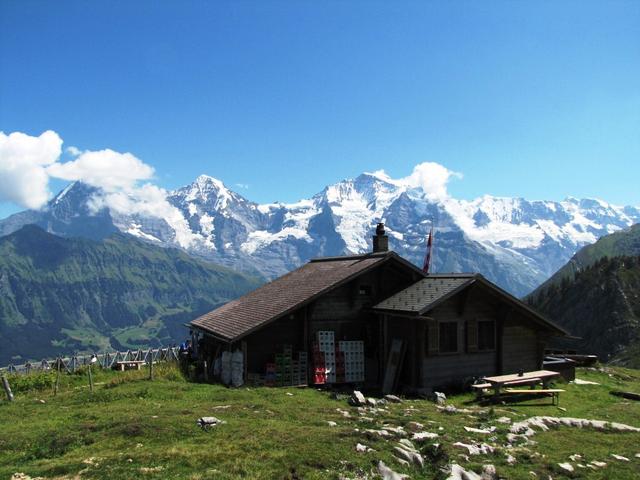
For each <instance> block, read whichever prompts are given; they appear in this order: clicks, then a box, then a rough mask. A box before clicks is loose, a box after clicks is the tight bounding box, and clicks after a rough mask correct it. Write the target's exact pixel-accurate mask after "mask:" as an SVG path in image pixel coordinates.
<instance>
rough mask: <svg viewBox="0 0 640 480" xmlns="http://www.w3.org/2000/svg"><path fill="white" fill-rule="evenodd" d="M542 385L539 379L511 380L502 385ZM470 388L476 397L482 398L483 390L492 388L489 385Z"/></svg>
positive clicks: (482, 384)
mask: <svg viewBox="0 0 640 480" xmlns="http://www.w3.org/2000/svg"><path fill="white" fill-rule="evenodd" d="M539 383H542V379H540V378H525V379H523V380H513V381H510V382H506V383H505V384H504V386H505V387H514V386H518V385H537V384H539ZM471 388H472V389H473V390H475V392H476V396H477V397H482V396H483V395H484V393H485V390H488V389H490V388H493V385H491V384H490V383H476V384H474V385H471Z"/></svg>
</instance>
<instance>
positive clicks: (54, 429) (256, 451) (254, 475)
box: [0, 366, 640, 480]
mask: <svg viewBox="0 0 640 480" xmlns="http://www.w3.org/2000/svg"><path fill="white" fill-rule="evenodd" d="M156 370H157V371H156V373H157V377H156V379H155V380H154V381H153V382H152V381H149V380H147V379H146V372H124V373H117V372H110V371H109V372H101V371H98V372H94V380H95V382H96V386H95V389H94V392H93V393H91V392H90V391H89V388H88V387H87V377H86V373H80V374H76V375H65V376H63V377H62V382H61V385H60V392H59V393H58V395H57V396H55V397H54V396H53V392H52V388H51V385H52V378H53V376H52V375H32V376H31V377H20V378H12V379H11V381H12V383H13V386H14V391H15V394H16V401H15V402H13V403H8V402H6V401H4V400H2V401H0V479H5V478H6V479H10V478H12V476H14V474H16V473H24V474H25V475H26V476H28V477H33V478H36V477H43V478H58V479H85V478H86V479H108V480H116V479H140V478H145V479H146V478H149V479H194V480H195V479H235V478H246V479H259V478H265V479H272V478H273V479H296V478H304V479H332V478H335V479H337V478H342V477H344V478H379V477H378V476H377V474H376V473H375V472H376V465H377V462H378V460H383V461H384V462H385V463H386V464H387V465H389V466H390V467H392V468H393V469H394V470H396V471H398V472H401V473H406V474H408V475H410V477H411V478H414V479H418V478H427V479H429V478H446V477H447V475H446V474H445V473H443V472H442V471H441V468H443V467H446V466H447V465H449V464H451V463H458V464H460V465H463V466H464V467H465V468H470V469H474V470H475V471H476V472H479V471H480V470H481V468H482V465H483V464H493V465H495V466H496V469H497V472H498V474H499V475H500V476H501V478H507V479H527V480H531V479H533V478H540V479H545V480H547V479H548V478H549V476H551V477H552V478H553V479H559V478H585V479H604V478H607V479H628V480H631V479H637V478H640V458H638V457H636V454H640V433H611V432H599V431H595V430H593V429H589V428H585V429H579V428H572V427H558V428H553V429H551V430H550V431H548V432H539V433H537V434H536V435H535V436H534V437H533V440H534V441H535V442H536V443H535V445H528V446H515V447H514V448H507V447H506V445H508V442H507V433H508V431H509V425H508V424H503V423H499V422H497V421H496V420H497V418H498V417H504V416H506V417H510V418H511V419H512V420H513V421H519V420H523V419H526V418H528V417H530V416H533V415H548V416H571V417H579V418H588V419H599V420H607V421H616V422H622V423H626V424H629V425H632V426H635V427H640V402H634V401H631V400H624V399H621V398H618V397H614V396H612V395H610V394H609V391H610V390H611V389H617V390H629V391H636V392H638V391H640V371H635V370H624V369H613V368H612V369H604V370H600V371H594V370H586V369H581V370H579V371H578V377H579V378H581V379H584V380H591V381H594V382H598V383H599V384H600V385H575V384H569V385H562V388H566V390H567V391H566V392H565V393H564V394H562V396H561V398H560V406H561V407H562V408H563V409H566V411H564V410H560V409H558V408H557V407H555V406H551V405H550V402H549V400H546V399H542V400H533V401H528V402H523V403H519V404H514V405H496V406H494V407H493V408H486V407H483V408H479V407H477V406H474V405H472V404H468V403H467V402H468V401H469V400H471V396H470V395H460V396H455V397H452V398H449V399H448V401H447V403H448V404H450V405H454V406H457V407H459V408H464V409H467V410H469V409H470V410H471V412H460V413H444V412H443V411H441V410H439V409H438V408H437V407H436V406H435V404H434V403H433V402H431V401H428V400H405V401H404V402H403V403H398V404H396V403H388V404H387V405H385V406H384V408H383V409H376V410H374V411H371V409H368V410H367V411H366V412H362V413H360V412H359V411H358V409H357V408H355V407H351V406H349V405H348V404H347V401H346V398H343V397H339V398H338V399H333V398H332V396H331V394H330V393H328V392H324V391H318V390H316V389H314V388H304V389H296V388H240V389H227V388H224V387H222V386H218V385H207V384H195V383H188V382H186V381H185V380H184V379H183V378H182V376H181V375H180V373H179V372H178V370H177V369H175V368H173V367H171V366H164V367H158V368H157V369H156ZM339 410H342V411H346V412H347V414H348V415H349V416H348V417H347V416H345V414H344V413H343V412H340V411H339ZM201 416H215V417H218V418H219V419H221V420H224V421H225V422H226V423H225V424H223V425H220V426H217V427H215V428H213V429H211V430H209V431H207V432H205V431H202V430H201V429H200V428H198V427H197V426H196V423H195V421H196V419H197V418H199V417H201ZM410 421H416V422H420V423H422V424H424V426H425V427H424V429H425V430H427V431H430V432H435V433H438V434H439V437H438V438H437V439H436V440H435V442H436V443H439V444H440V445H441V447H440V448H434V447H433V446H432V445H430V443H427V444H421V445H418V444H416V446H418V447H419V448H420V449H421V451H422V453H423V454H424V455H425V456H426V459H427V461H426V463H425V467H424V468H423V469H419V468H418V467H414V466H403V465H401V464H400V463H399V462H398V461H397V460H396V458H394V450H393V447H394V446H396V445H398V439H397V438H391V439H388V440H385V439H382V438H380V437H377V436H375V437H370V436H369V435H368V434H366V433H364V430H365V429H380V428H382V427H383V425H391V426H404V425H406V424H407V423H408V422H410ZM328 422H335V423H336V425H335V426H330V424H329V423H328ZM465 426H468V427H476V428H485V427H489V426H495V427H497V429H496V431H495V432H494V433H492V434H490V435H487V434H480V433H469V432H467V431H465V430H464V427H465ZM458 441H462V442H465V443H471V442H485V443H487V444H489V445H493V446H495V447H496V451H495V452H494V453H492V454H488V455H475V456H469V457H467V458H465V457H464V456H463V455H465V454H466V451H463V450H461V449H459V448H456V447H454V446H453V444H454V443H455V442H458ZM357 443H361V444H364V445H366V446H368V447H370V448H372V449H374V450H375V451H372V452H368V453H358V452H356V450H355V446H356V444H357ZM431 443H433V441H432V442H431ZM612 453H615V454H617V455H621V456H624V457H626V458H628V459H629V461H623V460H616V459H614V458H613V457H612V456H611V454H612ZM573 454H580V455H582V459H580V460H576V461H572V460H570V458H569V456H570V455H573ZM508 455H511V456H513V457H514V458H515V463H514V464H509V463H508ZM592 460H597V461H603V462H606V464H607V465H606V466H605V467H602V468H597V469H591V468H580V467H578V466H577V464H578V463H581V464H587V463H589V462H591V461H592ZM563 462H569V463H571V464H572V465H573V466H574V468H575V471H574V472H573V473H570V472H566V471H564V470H562V469H561V468H560V467H559V466H558V464H559V463H563ZM530 472H533V473H534V474H535V476H534V475H533V474H532V473H530ZM15 478H18V477H15ZM22 478H26V477H22Z"/></svg>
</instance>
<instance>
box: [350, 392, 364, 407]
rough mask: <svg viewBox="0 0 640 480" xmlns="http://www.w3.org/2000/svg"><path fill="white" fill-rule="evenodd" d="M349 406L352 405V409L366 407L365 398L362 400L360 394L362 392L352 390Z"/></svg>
mask: <svg viewBox="0 0 640 480" xmlns="http://www.w3.org/2000/svg"><path fill="white" fill-rule="evenodd" d="M349 404H350V405H353V406H354V407H359V406H362V405H366V404H367V400H366V398H364V395H363V394H362V392H359V391H358V390H354V391H353V393H352V394H351V397H349Z"/></svg>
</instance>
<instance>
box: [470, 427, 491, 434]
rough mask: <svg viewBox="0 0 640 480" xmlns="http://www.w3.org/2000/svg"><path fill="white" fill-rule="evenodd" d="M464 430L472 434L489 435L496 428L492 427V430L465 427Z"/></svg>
mask: <svg viewBox="0 0 640 480" xmlns="http://www.w3.org/2000/svg"><path fill="white" fill-rule="evenodd" d="M464 429H465V430H466V431H467V432H471V433H484V434H489V433H493V432H495V430H496V427H490V428H473V427H464Z"/></svg>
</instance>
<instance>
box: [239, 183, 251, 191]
mask: <svg viewBox="0 0 640 480" xmlns="http://www.w3.org/2000/svg"><path fill="white" fill-rule="evenodd" d="M236 187H238V188H242V189H243V190H249V184H248V183H236Z"/></svg>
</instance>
